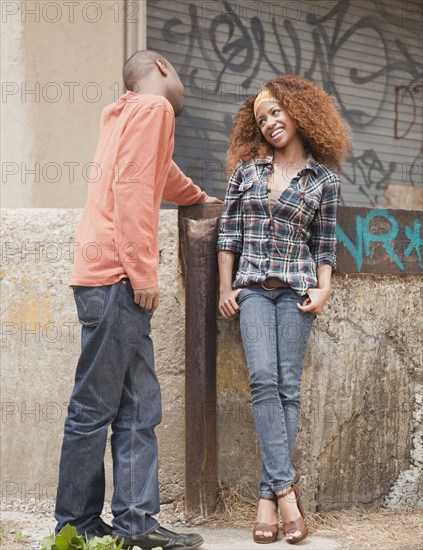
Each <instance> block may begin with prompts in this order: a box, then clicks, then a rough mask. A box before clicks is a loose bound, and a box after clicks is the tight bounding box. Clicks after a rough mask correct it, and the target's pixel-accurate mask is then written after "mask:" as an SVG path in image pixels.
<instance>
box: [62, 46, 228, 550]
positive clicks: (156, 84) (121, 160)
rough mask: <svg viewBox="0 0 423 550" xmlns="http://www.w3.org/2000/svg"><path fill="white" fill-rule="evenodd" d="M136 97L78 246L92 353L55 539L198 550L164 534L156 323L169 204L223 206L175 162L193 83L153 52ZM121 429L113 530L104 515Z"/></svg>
mask: <svg viewBox="0 0 423 550" xmlns="http://www.w3.org/2000/svg"><path fill="white" fill-rule="evenodd" d="M123 76H124V81H125V85H126V88H127V90H128V92H127V93H126V94H125V95H123V96H122V97H121V98H120V99H119V101H117V102H116V103H114V104H112V105H109V106H108V107H106V108H105V109H104V111H103V113H102V116H101V128H100V137H99V143H98V147H97V152H96V155H95V163H94V169H93V175H92V178H91V181H90V183H89V186H88V198H87V203H86V206H85V209H84V212H83V214H82V218H81V222H80V225H79V229H78V234H77V239H76V240H77V243H78V244H77V246H76V248H75V264H74V269H73V275H72V279H71V281H70V283H69V284H70V285H71V286H72V288H73V291H74V296H75V302H76V306H77V312H78V317H79V321H80V323H81V324H82V346H81V347H82V350H81V356H80V359H79V361H78V365H77V369H76V375H75V386H74V389H73V392H72V396H71V400H70V404H69V410H68V416H67V418H66V422H65V433H64V438H63V445H62V454H61V461H60V471H59V485H58V492H57V501H56V511H55V515H56V519H57V522H58V523H57V527H56V531H59V530H60V529H61V528H62V527H63V526H64V525H66V524H67V523H70V524H72V525H74V526H75V527H76V528H77V529H78V532H80V533H82V534H85V533H86V534H87V536H88V537H92V536H103V535H105V534H111V533H113V536H118V537H119V538H121V537H123V538H124V539H125V546H124V548H131V547H132V546H133V545H138V546H141V547H142V548H154V547H157V546H161V547H162V548H164V549H166V550H170V549H178V550H181V549H183V548H186V549H188V548H189V549H192V548H197V547H198V546H199V545H201V543H202V538H201V536H199V535H195V534H189V535H182V534H177V533H173V532H171V531H168V530H166V529H164V528H162V527H161V526H160V525H159V523H158V522H157V520H156V519H155V518H154V515H155V514H157V513H158V512H159V510H160V499H159V485H158V456H157V454H158V453H157V441H156V435H155V432H154V429H155V427H156V426H157V425H158V424H159V423H160V421H161V401H160V386H159V383H158V380H157V377H156V373H155V369H154V353H153V345H152V341H151V338H150V320H151V316H152V314H153V313H154V311H155V310H156V309H157V307H158V305H159V296H160V290H159V286H158V278H157V271H158V263H159V254H158V223H159V209H160V202H161V200H162V198H163V199H165V200H168V201H171V202H174V203H176V204H196V203H216V202H220V201H219V200H218V199H216V198H212V197H208V196H207V195H206V194H205V193H204V192H202V191H201V190H200V188H199V187H197V186H196V185H194V184H193V182H192V181H191V180H190V179H189V178H187V177H186V176H185V175H184V174H183V173H182V172H181V171H180V169H179V168H178V167H177V166H176V164H175V163H174V162H173V161H172V154H173V148H174V128H175V116H178V115H179V114H180V113H181V111H182V107H183V89H184V88H183V85H182V83H181V81H180V79H179V76H178V75H177V73H176V71H175V69H174V68H173V66H172V65H171V64H170V63H169V62H168V61H167V60H166V59H164V58H163V57H162V56H160V55H159V54H157V53H155V52H152V51H147V50H146V51H140V52H137V53H136V54H134V55H133V56H132V57H131V58H130V59H129V60H128V61H127V62H126V64H125V66H124V70H123ZM110 425H111V426H112V432H113V434H112V457H113V477H114V492H113V499H112V512H113V515H114V519H113V530H112V528H111V527H110V526H108V525H107V524H105V523H104V522H103V521H102V520H101V519H100V514H101V511H102V509H103V504H104V493H105V479H104V453H105V448H106V439H107V430H108V427H109V426H110Z"/></svg>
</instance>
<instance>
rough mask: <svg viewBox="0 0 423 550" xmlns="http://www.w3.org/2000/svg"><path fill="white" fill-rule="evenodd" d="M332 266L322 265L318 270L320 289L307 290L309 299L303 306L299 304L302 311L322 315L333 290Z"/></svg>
mask: <svg viewBox="0 0 423 550" xmlns="http://www.w3.org/2000/svg"><path fill="white" fill-rule="evenodd" d="M331 278H332V266H331V265H329V264H325V265H321V266H320V267H318V268H317V282H318V285H319V286H318V288H309V289H308V290H307V294H308V298H306V299H305V300H304V302H303V303H302V305H301V304H297V307H298V309H300V310H301V311H308V312H310V313H315V314H316V315H319V314H320V313H322V311H323V309H324V307H325V305H326V304H327V302H328V301H329V298H330V295H331V292H332V289H331Z"/></svg>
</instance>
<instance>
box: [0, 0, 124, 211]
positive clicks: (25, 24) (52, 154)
mask: <svg viewBox="0 0 423 550" xmlns="http://www.w3.org/2000/svg"><path fill="white" fill-rule="evenodd" d="M123 6H124V2H121V1H119V2H115V1H112V0H102V1H101V2H87V1H86V0H84V1H82V2H68V3H62V2H34V1H32V0H26V1H19V2H17V1H16V2H15V1H4V2H3V1H2V2H1V12H2V46H3V47H2V81H3V97H2V102H3V103H2V163H3V164H2V206H3V207H7V208H17V207H29V206H33V207H47V208H48V207H56V208H75V207H82V206H83V205H84V203H85V197H86V184H87V181H88V177H89V166H88V165H89V163H91V162H92V159H93V156H94V152H95V147H96V143H97V136H98V128H99V117H100V114H101V111H102V109H103V107H104V106H106V105H108V104H109V103H112V102H113V101H115V100H116V99H117V97H118V96H119V95H120V94H122V93H123V84H122V82H121V69H122V65H123V61H124V58H125V53H124V28H125V15H124V12H123Z"/></svg>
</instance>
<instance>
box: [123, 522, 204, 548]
mask: <svg viewBox="0 0 423 550" xmlns="http://www.w3.org/2000/svg"><path fill="white" fill-rule="evenodd" d="M118 540H120V537H119V536H118ZM202 544H203V537H202V536H201V535H197V534H196V533H173V532H172V531H169V530H168V529H165V528H164V527H158V528H157V529H156V530H155V531H152V532H151V533H149V534H148V535H144V536H141V537H138V538H137V539H125V542H124V544H123V547H122V550H130V549H131V548H132V547H133V546H139V547H140V548H142V549H143V550H148V549H150V548H156V547H157V546H161V547H162V549H163V550H194V549H195V548H199V547H200V546H201V545H202Z"/></svg>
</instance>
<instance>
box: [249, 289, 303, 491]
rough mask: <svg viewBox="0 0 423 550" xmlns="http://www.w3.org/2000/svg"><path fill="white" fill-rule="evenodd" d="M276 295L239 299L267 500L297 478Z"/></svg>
mask: <svg viewBox="0 0 423 550" xmlns="http://www.w3.org/2000/svg"><path fill="white" fill-rule="evenodd" d="M275 292H277V291H273V292H268V291H266V290H261V289H244V290H243V291H242V292H241V294H240V296H239V305H240V309H241V312H240V325H241V335H242V340H243V344H244V349H245V354H246V357H247V363H248V368H249V371H250V389H251V397H252V403H253V414H254V421H255V426H256V431H257V436H258V439H259V443H260V449H261V454H262V458H263V478H262V481H261V483H260V495H261V496H263V497H267V498H272V496H274V493H275V492H276V491H281V490H283V489H286V488H287V487H290V485H291V483H292V481H293V479H294V475H295V472H294V470H293V469H292V467H291V464H290V460H289V448H288V434H287V428H286V423H285V414H284V411H283V408H282V403H281V399H280V395H279V375H278V358H277V328H276V327H277V325H276V323H277V318H276V304H275V300H274V299H273V296H274V294H275Z"/></svg>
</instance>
